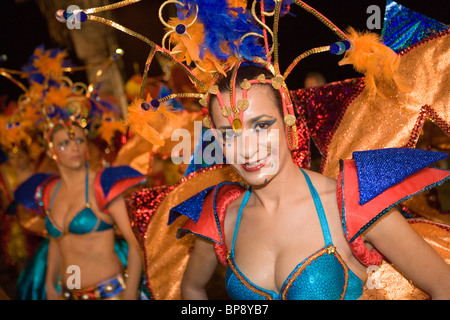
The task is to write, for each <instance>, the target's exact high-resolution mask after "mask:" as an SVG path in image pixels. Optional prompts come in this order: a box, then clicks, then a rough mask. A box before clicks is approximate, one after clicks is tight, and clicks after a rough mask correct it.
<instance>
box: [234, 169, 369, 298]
mask: <svg viewBox="0 0 450 320" xmlns="http://www.w3.org/2000/svg"><path fill="white" fill-rule="evenodd" d="M302 172H303V175H304V176H305V179H306V181H307V183H308V187H309V190H310V192H311V195H312V197H313V200H314V204H315V207H316V210H317V214H318V216H319V220H320V225H321V227H322V233H323V237H324V240H325V246H324V247H323V248H322V249H320V250H318V251H317V252H316V253H314V254H312V255H311V256H310V257H308V258H306V259H305V260H303V261H302V262H300V263H299V264H298V265H297V266H296V267H295V268H294V270H293V271H292V272H291V274H290V275H289V276H288V277H287V279H286V280H285V282H284V283H283V285H282V287H281V290H280V292H279V293H278V292H274V291H271V290H266V289H264V288H261V287H259V286H257V285H255V284H254V283H252V281H251V280H249V279H248V278H247V277H246V276H245V275H244V274H243V273H242V272H241V271H240V270H239V268H238V266H237V265H236V263H235V261H234V256H235V254H234V245H235V241H236V235H237V232H238V228H239V223H240V220H241V215H242V211H243V209H244V207H245V205H246V204H247V201H248V199H249V197H250V190H247V191H246V193H245V195H244V199H243V200H242V203H241V206H240V208H239V212H238V217H237V220H236V226H235V230H234V236H233V242H232V246H231V251H230V252H229V253H228V255H227V262H228V268H227V271H226V289H227V292H228V294H229V296H230V297H231V298H232V299H236V300H247V299H248V300H262V299H270V300H272V299H283V300H334V299H346V300H350V299H357V298H359V297H360V296H361V295H362V293H363V285H364V282H363V281H362V280H361V279H359V278H358V277H357V276H356V275H355V274H354V273H353V272H352V271H351V270H350V269H349V268H348V267H347V265H346V264H345V262H344V261H343V260H342V258H341V256H340V255H339V253H338V252H337V251H336V248H335V247H334V245H333V242H332V239H331V234H330V230H329V227H328V223H327V219H326V216H325V212H324V210H323V206H322V203H321V201H320V197H319V194H318V193H317V191H316V189H315V188H314V186H313V185H312V183H311V180H310V178H309V177H308V175H307V174H306V173H305V172H304V171H303V170H302Z"/></svg>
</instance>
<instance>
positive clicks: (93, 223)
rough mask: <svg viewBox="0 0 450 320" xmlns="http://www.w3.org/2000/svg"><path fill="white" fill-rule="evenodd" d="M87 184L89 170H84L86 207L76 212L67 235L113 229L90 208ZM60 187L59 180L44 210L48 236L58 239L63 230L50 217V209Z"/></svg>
mask: <svg viewBox="0 0 450 320" xmlns="http://www.w3.org/2000/svg"><path fill="white" fill-rule="evenodd" d="M88 182H89V170H88V169H87V168H86V191H85V199H86V205H85V207H84V208H83V209H82V210H81V211H80V212H78V213H77V214H76V215H75V217H74V218H73V219H72V221H71V222H70V224H69V228H68V233H73V234H86V233H89V232H96V231H103V230H108V229H111V228H112V227H113V225H112V224H109V223H106V222H104V221H103V220H101V219H99V218H98V217H97V216H96V215H95V213H94V212H93V211H92V209H91V208H90V205H89V192H88V191H89V188H88ZM60 185H61V180H59V181H58V184H57V185H56V188H55V192H54V193H53V197H52V200H51V202H50V206H49V208H48V210H46V213H47V216H46V218H45V227H46V229H47V231H48V233H49V235H50V236H52V237H53V238H59V237H60V236H62V235H63V234H64V230H63V229H59V228H58V227H57V226H56V225H55V223H54V222H53V221H52V220H53V219H52V218H51V215H50V210H51V208H52V205H53V201H54V200H55V196H56V194H57V193H58V190H59V187H60Z"/></svg>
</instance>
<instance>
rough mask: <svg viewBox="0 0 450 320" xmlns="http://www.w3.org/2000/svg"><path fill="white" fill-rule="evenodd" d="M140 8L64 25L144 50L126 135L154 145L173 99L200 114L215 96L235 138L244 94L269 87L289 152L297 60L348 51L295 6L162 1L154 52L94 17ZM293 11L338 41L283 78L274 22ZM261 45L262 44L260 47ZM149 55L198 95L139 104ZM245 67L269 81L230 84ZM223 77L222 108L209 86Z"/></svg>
mask: <svg viewBox="0 0 450 320" xmlns="http://www.w3.org/2000/svg"><path fill="white" fill-rule="evenodd" d="M139 1H140V0H125V1H119V2H117V3H114V4H111V5H106V6H103V7H97V8H91V9H85V10H79V11H77V12H73V15H71V18H70V19H73V20H74V21H75V20H76V21H80V22H84V21H86V20H91V21H97V22H101V23H104V24H106V25H109V26H111V27H113V28H116V29H118V30H120V31H123V32H125V33H127V34H129V35H131V36H133V37H135V38H138V39H140V40H142V41H144V42H145V43H147V44H148V45H149V46H150V48H151V49H150V52H149V55H148V58H147V60H146V64H145V72H144V76H143V81H142V86H141V97H140V99H139V100H136V101H135V102H134V103H133V104H132V105H131V106H130V107H129V111H130V113H129V115H128V123H129V124H130V126H131V129H132V130H134V131H136V132H137V133H138V134H141V135H142V136H143V137H145V138H147V139H148V140H149V141H151V142H152V143H155V144H158V143H163V140H162V139H161V138H160V137H159V136H158V132H157V130H154V121H156V122H157V124H156V126H159V127H161V126H163V125H169V126H170V125H173V122H174V121H175V120H174V119H173V118H171V117H170V113H168V112H167V111H168V110H167V109H159V106H160V104H161V103H163V102H165V101H167V100H170V99H172V98H175V97H180V98H183V97H188V98H198V99H200V100H199V102H200V104H201V105H202V106H203V107H206V106H207V105H208V103H209V98H210V97H211V95H216V96H217V98H218V100H219V104H220V106H221V108H222V114H223V116H225V117H226V118H228V120H229V121H230V124H231V125H232V127H233V129H234V130H236V131H239V130H241V129H242V116H243V112H244V111H245V110H246V108H247V107H248V101H247V99H246V95H247V91H248V90H249V89H250V88H251V85H252V84H256V83H268V84H271V85H272V86H273V87H274V88H275V89H276V90H278V91H279V92H280V95H281V98H282V101H283V112H284V122H285V127H286V134H287V137H288V140H289V147H290V149H291V150H294V149H295V148H296V147H297V143H298V141H297V132H296V118H295V115H294V109H293V106H292V101H291V98H290V95H289V90H288V88H287V86H286V83H285V80H286V78H287V77H288V76H289V74H290V73H291V72H292V70H293V69H294V68H295V66H296V65H297V64H298V63H299V62H300V61H301V60H302V59H304V58H306V57H308V56H310V55H312V54H316V53H321V52H327V51H330V52H331V53H333V54H337V55H341V54H344V53H345V52H347V51H351V50H353V44H352V41H350V40H349V37H348V36H347V34H346V33H344V32H343V31H341V30H340V29H339V28H338V27H336V26H335V25H334V24H333V23H332V22H331V21H330V20H328V19H327V18H326V17H324V16H323V15H322V14H320V13H319V12H318V11H317V10H315V9H313V8H312V7H310V6H309V5H307V4H306V3H304V2H303V1H299V0H292V1H290V0H254V1H253V2H252V4H251V6H250V9H247V1H245V0H229V1H215V0H168V1H165V2H164V3H163V4H162V5H161V6H160V9H159V18H160V20H161V23H162V24H163V25H164V26H165V28H166V29H165V30H166V34H165V35H164V37H163V39H162V44H161V45H157V44H156V43H155V42H153V41H151V40H150V39H148V38H147V37H145V36H143V35H142V34H139V33H137V32H135V31H133V30H131V29H129V28H127V27H125V26H122V25H120V24H118V23H116V22H114V21H111V20H108V19H105V18H102V17H99V16H96V15H95V14H96V13H99V12H102V11H106V10H112V9H116V8H120V7H123V6H126V5H130V4H133V3H136V2H139ZM169 4H172V5H176V7H177V17H174V18H171V19H170V20H168V21H166V20H165V19H164V17H163V11H164V10H163V9H164V8H165V7H166V6H167V5H169ZM292 4H295V5H297V6H299V7H301V8H302V9H304V10H305V11H307V12H309V13H311V14H312V15H314V16H315V17H316V18H317V19H318V20H319V21H320V22H322V23H323V24H325V25H326V26H327V27H328V28H330V29H331V30H332V31H333V32H334V33H335V34H336V35H337V36H338V37H339V38H340V41H338V42H336V43H333V44H331V45H324V46H320V47H316V48H312V49H309V50H307V51H305V52H303V53H302V54H300V55H299V56H297V57H296V58H295V59H294V60H293V61H292V63H291V64H290V65H289V66H288V67H287V69H286V70H285V71H284V72H283V73H282V72H281V70H280V64H279V52H278V25H279V19H280V16H282V15H283V14H286V13H287V12H288V11H289V6H290V5H292ZM67 16H68V14H67V12H65V11H62V10H60V11H58V13H57V17H58V20H61V21H66V20H65V19H64V18H65V17H67ZM267 17H270V18H271V19H273V25H272V28H270V27H269V26H268V25H267V24H266V18H267ZM261 39H262V42H263V44H261V43H260V40H261ZM167 43H168V45H167ZM156 54H161V55H163V56H165V57H167V58H169V59H170V60H171V61H173V63H174V64H176V65H178V66H179V67H181V68H182V69H183V70H184V71H185V72H186V74H187V75H188V76H189V78H190V79H191V80H192V82H193V84H194V85H195V87H196V89H197V91H196V92H190V93H175V94H171V95H168V96H166V97H163V98H161V99H153V98H151V97H146V99H145V100H144V97H143V90H144V85H145V80H146V77H147V71H148V69H149V66H150V64H151V63H152V61H153V58H154V56H155V55H156ZM244 63H253V64H258V65H262V66H263V67H265V68H266V69H268V70H269V71H270V72H271V74H272V77H271V78H269V79H265V78H264V79H262V77H259V79H246V80H247V81H244V83H242V84H236V83H235V82H236V81H235V80H236V74H237V71H238V69H239V67H240V66H241V65H242V64H244ZM229 72H231V79H230V91H231V92H230V93H231V105H230V106H225V104H224V103H223V99H222V98H221V93H220V91H219V90H218V87H217V86H216V85H215V83H216V81H217V79H218V78H219V77H220V76H221V75H223V76H226V74H227V73H229ZM236 85H239V86H240V88H242V90H243V95H244V96H243V97H242V99H238V100H237V99H236V97H235V89H236ZM156 114H158V116H157V115H156ZM203 124H204V126H206V127H211V119H210V118H209V116H208V115H206V117H205V119H204V121H203Z"/></svg>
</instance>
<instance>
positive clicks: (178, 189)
mask: <svg viewBox="0 0 450 320" xmlns="http://www.w3.org/2000/svg"><path fill="white" fill-rule="evenodd" d="M223 181H241V178H240V177H239V176H238V175H237V173H236V172H235V171H234V170H233V169H232V168H231V167H230V166H212V167H208V168H204V169H202V170H199V171H197V172H194V173H191V174H190V175H188V176H186V177H183V178H182V179H181V180H180V181H179V182H178V183H177V184H175V185H172V186H170V187H159V188H148V187H142V188H140V189H139V190H136V191H134V192H132V193H129V194H127V195H126V196H125V197H124V198H125V202H126V205H127V209H128V214H129V216H130V221H131V224H132V228H133V231H134V232H135V234H136V235H137V238H138V241H139V243H140V245H141V247H142V249H143V251H144V263H145V270H146V276H147V285H148V288H149V290H150V292H151V294H152V299H155V300H173V299H181V292H180V284H181V280H182V277H183V274H184V270H185V268H186V265H187V262H188V260H189V252H190V250H191V249H192V247H193V242H194V236H193V235H186V236H184V237H183V238H181V239H178V240H177V239H176V235H177V232H178V230H179V229H180V228H181V227H182V226H183V225H184V224H185V223H186V221H187V219H188V218H187V217H184V216H180V217H179V218H177V219H176V220H175V221H173V222H172V223H171V224H170V225H168V221H169V214H170V209H171V208H173V207H176V206H177V205H179V204H180V203H181V202H183V201H185V200H187V199H189V198H191V197H192V196H194V195H196V194H198V193H199V192H201V191H202V190H204V189H206V188H208V187H211V186H214V185H217V184H219V183H221V182H223Z"/></svg>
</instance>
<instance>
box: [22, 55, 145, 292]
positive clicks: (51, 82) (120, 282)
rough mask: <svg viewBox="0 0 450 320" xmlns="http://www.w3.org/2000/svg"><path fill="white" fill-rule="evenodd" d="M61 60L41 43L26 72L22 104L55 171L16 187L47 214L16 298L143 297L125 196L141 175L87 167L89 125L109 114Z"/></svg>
mask: <svg viewBox="0 0 450 320" xmlns="http://www.w3.org/2000/svg"><path fill="white" fill-rule="evenodd" d="M64 57H65V52H64V51H59V50H49V51H44V50H43V48H38V49H37V50H36V51H35V54H34V55H33V57H32V60H33V61H32V64H31V67H32V68H33V70H26V73H27V74H28V75H29V76H30V90H29V91H28V101H27V103H29V104H30V105H32V106H34V108H35V111H36V112H38V113H39V115H40V117H41V119H40V120H41V121H40V124H41V125H42V127H41V130H42V132H43V138H44V141H45V142H46V144H47V147H48V149H47V155H48V156H49V157H50V158H51V159H53V161H54V162H55V165H56V167H57V169H58V172H57V173H39V174H36V175H33V176H32V177H30V178H29V179H28V180H27V181H25V182H24V183H23V184H22V185H20V186H19V188H18V189H17V190H16V192H15V197H16V199H17V201H18V202H19V203H20V204H21V205H22V206H23V207H25V208H26V209H27V210H29V211H30V212H32V213H34V214H35V215H36V216H39V217H41V218H42V219H44V221H45V231H46V235H47V236H48V238H47V239H46V240H45V241H44V242H43V243H42V244H41V246H40V248H39V249H38V250H37V252H36V254H35V256H34V257H33V259H32V260H31V261H30V263H29V264H28V266H27V267H26V268H25V269H24V270H23V272H22V274H21V277H20V278H19V281H18V285H17V293H16V297H17V298H18V299H68V300H97V299H138V298H144V299H145V298H147V296H145V294H144V293H145V285H144V283H143V281H144V279H143V277H142V258H141V250H140V248H139V244H138V242H137V240H136V238H135V236H134V234H133V231H132V229H131V226H130V222H129V219H128V215H127V211H126V207H125V202H124V200H123V193H124V192H125V191H127V190H128V189H130V188H132V187H134V186H137V185H139V184H142V183H144V182H145V181H146V177H145V176H144V175H142V174H140V173H139V172H137V171H136V170H134V169H132V168H130V167H128V166H120V167H108V168H101V169H99V170H94V169H93V168H92V167H91V166H90V164H89V159H88V158H89V152H88V136H87V134H86V130H87V129H86V128H87V126H88V125H90V126H91V128H92V127H94V125H93V123H94V122H95V121H96V120H97V118H99V119H103V116H105V115H108V114H109V113H112V112H111V110H109V109H108V108H106V102H102V101H101V100H100V98H99V97H97V96H96V93H95V91H94V89H95V88H93V87H86V86H85V85H83V84H81V83H75V84H74V83H72V82H71V80H70V79H68V78H67V77H64V76H63V72H64V71H67V70H70V68H65V67H63V66H64V64H63V62H64ZM115 58H117V57H116V56H113V59H111V60H110V61H109V62H108V63H111V62H112V61H113V60H114V59H115ZM49 66H51V67H52V68H49ZM106 66H107V65H105V67H106ZM36 76H39V77H38V78H36ZM36 79H37V80H36ZM83 89H86V90H83ZM103 120H104V121H105V119H103ZM115 128H117V126H116V127H115ZM110 129H111V128H110ZM103 131H104V132H105V131H110V130H108V129H105V128H103ZM105 137H110V133H108V134H106V133H105ZM118 234H119V235H120V239H119V238H118V237H117V235H118ZM141 289H144V291H142V290H141Z"/></svg>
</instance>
